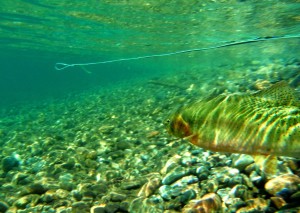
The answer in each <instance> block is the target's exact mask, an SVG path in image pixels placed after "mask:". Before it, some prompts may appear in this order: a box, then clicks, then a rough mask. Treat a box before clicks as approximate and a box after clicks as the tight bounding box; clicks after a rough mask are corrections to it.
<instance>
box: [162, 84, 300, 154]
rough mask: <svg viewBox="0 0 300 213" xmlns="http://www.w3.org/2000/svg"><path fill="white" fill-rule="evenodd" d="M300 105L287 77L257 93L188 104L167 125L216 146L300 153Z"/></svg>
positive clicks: (193, 139) (223, 149)
mask: <svg viewBox="0 0 300 213" xmlns="http://www.w3.org/2000/svg"><path fill="white" fill-rule="evenodd" d="M299 106H300V104H299V102H298V101H297V98H296V97H295V95H294V91H293V89H292V88H290V87H289V86H288V84H287V83H286V82H284V81H282V82H278V83H276V84H274V85H273V86H271V87H270V88H268V89H265V90H262V91H260V92H258V93H255V94H231V95H219V96H217V97H215V98H211V99H209V100H200V101H195V102H193V103H190V104H187V105H185V106H182V107H181V108H179V109H178V110H177V111H176V112H175V113H174V114H173V115H172V116H171V117H170V119H169V122H167V123H168V127H167V128H168V131H169V132H170V133H171V134H173V135H175V136H177V137H180V138H185V137H187V138H188V139H189V140H190V141H191V143H193V144H194V145H197V146H199V147H202V148H206V149H210V150H212V151H220V152H233V153H245V154H262V155H270V154H272V155H277V156H281V155H283V156H291V157H297V158H300V107H299Z"/></svg>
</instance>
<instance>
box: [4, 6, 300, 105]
mask: <svg viewBox="0 0 300 213" xmlns="http://www.w3.org/2000/svg"><path fill="white" fill-rule="evenodd" d="M299 12H300V2H299V1H298V0H285V1H276V0H266V1H259V0H257V1H255V0H240V1H238V0H227V1H226V0H205V1H196V0H190V1H183V0H182V1H179V0H152V1H145V0H113V1H112V0H101V1H96V0H93V1H71V0H66V1H57V0H52V1H49V0H23V1H21V0H10V1H3V2H1V7H0V42H1V47H0V48H1V51H0V54H1V57H0V62H1V69H0V89H1V91H0V95H1V97H2V98H1V100H0V103H1V104H7V103H14V102H19V101H23V100H36V99H40V98H45V97H57V96H62V95H66V94H69V93H70V92H80V91H83V90H86V89H89V88H93V87H95V86H105V85H107V84H111V83H115V82H117V81H118V82H119V81H127V80H129V79H136V78H148V77H149V78H151V77H153V76H155V77H159V76H160V75H163V74H168V73H176V72H179V71H185V72H187V73H188V71H189V70H192V69H193V70H199V72H200V71H202V72H207V73H208V75H209V73H210V72H211V71H212V70H217V68H218V67H220V66H228V67H229V68H230V66H233V65H236V64H240V65H242V66H245V68H246V67H247V64H248V63H251V62H253V61H260V62H262V63H268V62H269V61H272V60H290V59H293V58H297V57H298V56H299V38H295V39H283V40H276V41H267V42H261V43H254V44H246V45H240V46H234V47H228V48H223V49H216V50H210V51H204V52H194V53H189V54H183V55H176V56H169V57H162V58H149V59H143V60H138V61H125V62H119V63H114V64H107V65H96V66H89V67H86V68H87V69H88V71H90V72H92V74H87V73H86V72H85V71H83V70H82V69H81V68H80V67H73V68H68V69H66V70H62V71H57V70H55V69H54V64H55V63H56V62H65V63H86V62H96V61H104V60H113V59H118V58H127V57H136V56H144V55H151V54H160V53H168V52H173V51H179V50H184V49H192V48H201V47H209V46H214V45H218V44H220V43H223V42H227V41H238V40H244V39H251V38H256V37H265V36H282V35H298V34H300V16H299V14H300V13H299ZM225 56H226V57H225Z"/></svg>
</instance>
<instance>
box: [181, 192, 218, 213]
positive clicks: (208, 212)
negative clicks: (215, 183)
mask: <svg viewBox="0 0 300 213" xmlns="http://www.w3.org/2000/svg"><path fill="white" fill-rule="evenodd" d="M220 211H222V201H221V198H220V197H219V195H217V194H215V193H209V194H206V195H204V196H203V197H202V198H201V199H200V200H191V201H190V202H189V203H188V204H187V205H185V206H184V207H183V209H182V212H183V213H190V212H199V213H214V212H215V213H217V212H220Z"/></svg>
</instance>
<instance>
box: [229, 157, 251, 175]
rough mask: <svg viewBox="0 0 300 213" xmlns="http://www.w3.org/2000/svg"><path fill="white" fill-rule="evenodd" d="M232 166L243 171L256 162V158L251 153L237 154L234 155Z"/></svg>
mask: <svg viewBox="0 0 300 213" xmlns="http://www.w3.org/2000/svg"><path fill="white" fill-rule="evenodd" d="M232 158H233V159H232V160H233V161H232V166H233V167H234V168H237V169H238V170H240V171H243V170H244V169H245V168H246V167H247V166H249V165H250V164H252V163H253V162H254V159H253V157H252V156H250V155H246V154H241V155H240V154H236V155H233V156H232Z"/></svg>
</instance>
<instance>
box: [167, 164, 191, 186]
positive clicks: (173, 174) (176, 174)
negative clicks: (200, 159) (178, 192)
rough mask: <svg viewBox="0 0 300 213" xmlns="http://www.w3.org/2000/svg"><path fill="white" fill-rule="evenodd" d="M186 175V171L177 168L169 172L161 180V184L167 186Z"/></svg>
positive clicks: (179, 167)
mask: <svg viewBox="0 0 300 213" xmlns="http://www.w3.org/2000/svg"><path fill="white" fill-rule="evenodd" d="M186 175H188V170H186V169H185V168H183V167H181V166H178V167H176V168H174V169H173V170H171V171H170V172H169V173H168V174H167V175H166V176H165V177H164V178H163V180H162V184H164V185H169V184H171V183H174V182H175V181H177V180H179V179H180V178H182V177H184V176H186Z"/></svg>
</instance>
